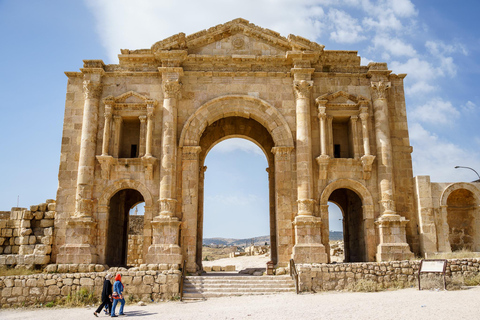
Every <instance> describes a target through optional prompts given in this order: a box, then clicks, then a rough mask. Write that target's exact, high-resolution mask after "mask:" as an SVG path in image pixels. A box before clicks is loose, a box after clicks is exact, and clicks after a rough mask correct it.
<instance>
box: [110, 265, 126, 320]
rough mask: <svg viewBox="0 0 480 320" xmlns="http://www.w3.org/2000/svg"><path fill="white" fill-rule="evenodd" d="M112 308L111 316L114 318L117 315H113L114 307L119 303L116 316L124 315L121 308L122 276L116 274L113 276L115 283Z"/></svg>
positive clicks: (122, 300)
mask: <svg viewBox="0 0 480 320" xmlns="http://www.w3.org/2000/svg"><path fill="white" fill-rule="evenodd" d="M112 297H113V306H112V312H111V314H110V315H111V316H112V317H116V316H117V315H116V314H115V307H116V306H117V303H118V302H120V310H118V314H119V315H121V316H123V315H125V314H124V313H123V307H124V306H125V299H124V298H123V283H122V276H121V275H120V273H119V274H117V275H116V276H115V283H114V284H113V294H112Z"/></svg>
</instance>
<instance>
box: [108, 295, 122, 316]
mask: <svg viewBox="0 0 480 320" xmlns="http://www.w3.org/2000/svg"><path fill="white" fill-rule="evenodd" d="M118 302H120V310H118V314H123V306H124V305H125V299H123V298H122V299H113V306H112V313H111V316H114V315H115V307H116V306H117V303H118Z"/></svg>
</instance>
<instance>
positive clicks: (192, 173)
mask: <svg viewBox="0 0 480 320" xmlns="http://www.w3.org/2000/svg"><path fill="white" fill-rule="evenodd" d="M201 150H202V149H201V148H200V147H199V146H184V147H183V148H182V213H183V217H182V251H183V254H184V257H185V259H186V260H187V270H188V271H189V272H196V271H198V270H199V268H200V266H198V265H197V263H196V252H197V237H198V234H197V225H198V221H197V220H198V219H197V218H198V183H199V176H200V174H199V159H198V155H199V153H200V151H201Z"/></svg>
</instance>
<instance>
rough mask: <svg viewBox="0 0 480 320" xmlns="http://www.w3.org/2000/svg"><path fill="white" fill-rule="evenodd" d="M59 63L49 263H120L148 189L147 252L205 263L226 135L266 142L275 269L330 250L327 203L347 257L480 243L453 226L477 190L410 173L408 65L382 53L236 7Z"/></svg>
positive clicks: (323, 259)
mask: <svg viewBox="0 0 480 320" xmlns="http://www.w3.org/2000/svg"><path fill="white" fill-rule="evenodd" d="M66 75H67V77H68V87H67V97H66V104H65V120H64V127H63V139H62V151H61V162H60V169H59V189H58V193H57V202H56V210H57V216H56V219H55V237H54V243H53V248H52V253H51V259H52V262H56V263H87V264H88V263H104V264H110V265H124V264H125V263H126V257H125V252H126V249H125V248H126V245H125V232H126V231H125V230H127V227H128V224H129V220H128V217H127V216H126V215H127V214H128V213H126V212H128V210H130V209H131V207H132V206H133V205H135V204H136V203H138V202H140V201H142V202H145V215H144V222H143V231H141V232H140V237H141V240H142V241H141V244H140V245H139V246H140V249H141V250H140V251H141V255H142V257H141V260H142V261H143V263H147V264H170V265H179V264H180V263H181V262H182V261H183V260H186V261H187V269H188V270H189V271H191V272H195V271H197V270H199V269H200V268H201V267H202V266H201V252H202V251H201V250H202V233H203V229H202V228H203V226H202V224H203V222H202V221H203V179H204V176H203V174H204V160H205V157H206V155H207V153H208V151H209V150H210V149H211V148H212V147H213V146H214V145H215V144H216V143H218V142H220V141H222V140H224V139H227V138H230V137H242V138H246V139H248V140H250V141H253V142H254V143H256V144H257V145H258V146H259V147H260V148H261V149H262V150H263V152H264V153H265V156H266V159H267V162H268V172H269V178H268V179H269V190H270V195H269V197H270V215H269V216H270V236H271V243H272V260H273V261H274V263H275V264H276V265H277V266H286V265H287V264H288V263H289V260H290V259H291V258H293V259H295V261H296V262H297V263H327V262H329V260H330V258H329V244H328V241H329V240H328V231H329V229H328V202H329V201H331V202H334V203H336V204H338V205H339V206H340V207H341V208H342V212H343V215H344V234H345V235H346V252H347V257H346V260H347V261H353V262H356V261H375V260H377V261H384V260H395V259H407V258H411V257H413V255H414V254H427V253H433V252H438V251H448V250H451V249H452V247H451V246H450V243H451V242H454V241H455V248H457V247H459V246H462V245H469V246H475V247H477V246H479V245H480V241H479V240H478V239H476V237H477V235H478V237H479V238H480V232H476V231H475V230H476V229H475V228H474V229H468V228H463V229H461V228H460V227H459V226H456V225H452V224H450V227H449V226H448V221H449V215H450V216H451V215H452V214H453V215H455V214H456V215H459V214H460V215H463V216H465V219H464V221H467V220H468V219H470V217H473V218H471V219H470V220H468V221H470V222H468V223H473V222H472V221H474V222H475V223H476V221H480V220H478V218H477V217H476V215H478V204H479V202H478V198H479V194H480V192H479V191H478V187H477V186H475V185H474V184H467V185H468V186H467V187H465V186H463V187H462V190H466V191H458V192H457V193H458V194H456V193H455V192H451V196H450V198H449V199H450V200H448V199H447V200H445V201H444V200H442V201H443V202H445V203H443V202H442V204H440V203H438V201H436V200H435V199H439V195H438V193H439V192H441V191H442V190H443V189H445V188H447V187H448V185H444V184H433V183H430V180H429V179H428V177H416V178H415V179H413V174H412V159H411V152H412V147H411V146H410V142H409V137H408V127H407V119H406V107H405V99H404V86H403V80H404V77H405V75H404V74H394V73H392V71H390V70H388V68H387V65H386V63H370V64H368V66H362V65H361V64H360V57H359V56H358V55H357V52H355V51H329V50H325V49H324V46H322V45H320V44H317V43H315V42H312V41H309V40H307V39H305V38H302V37H299V36H294V35H290V36H288V37H283V36H281V35H280V34H278V33H277V32H274V31H272V30H268V29H263V28H260V27H258V26H255V25H253V24H251V23H249V22H248V21H246V20H243V19H236V20H233V21H230V22H228V23H225V24H222V25H218V26H215V27H213V28H210V29H208V30H203V31H200V32H197V33H195V34H192V35H188V36H187V35H185V34H183V33H179V34H177V35H174V36H172V37H170V38H167V39H164V40H162V41H159V42H157V43H155V44H153V45H152V47H151V48H148V49H139V50H128V49H124V50H121V54H120V55H119V63H118V64H110V65H106V64H104V63H103V61H101V60H84V64H83V68H81V69H80V71H79V72H66ZM442 188H443V189H442ZM462 192H463V193H462ZM461 194H467V195H469V196H471V198H472V200H471V201H467V202H465V203H463V205H464V207H465V208H463V209H462V208H458V206H459V205H458V203H459V202H458V200H455V199H457V198H459V195H461ZM442 199H443V198H442ZM455 201H457V202H455ZM439 208H441V210H439ZM467 218H468V219H467ZM450 220H451V219H450ZM465 223H467V222H465ZM460 229H461V230H460ZM452 230H453V231H452ZM455 232H456V235H455V234H453V233H455ZM461 232H463V234H464V235H465V236H464V237H463V238H462V240H458V239H459V235H458V234H459V233H461ZM470 238H472V239H470ZM437 239H440V240H437ZM116 241H117V242H119V243H121V245H120V248H118V247H119V245H118V244H115V242H116ZM455 248H454V249H455ZM475 250H476V249H475Z"/></svg>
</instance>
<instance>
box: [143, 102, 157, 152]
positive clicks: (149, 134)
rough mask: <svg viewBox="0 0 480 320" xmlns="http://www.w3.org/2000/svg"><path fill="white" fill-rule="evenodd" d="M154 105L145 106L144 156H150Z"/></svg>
mask: <svg viewBox="0 0 480 320" xmlns="http://www.w3.org/2000/svg"><path fill="white" fill-rule="evenodd" d="M154 110H155V105H154V104H153V102H152V103H150V102H149V103H148V104H147V137H146V146H145V156H147V157H151V156H152V136H153V111H154Z"/></svg>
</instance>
